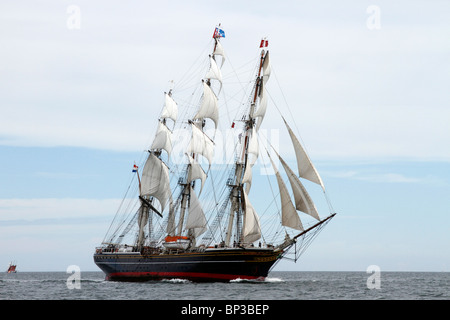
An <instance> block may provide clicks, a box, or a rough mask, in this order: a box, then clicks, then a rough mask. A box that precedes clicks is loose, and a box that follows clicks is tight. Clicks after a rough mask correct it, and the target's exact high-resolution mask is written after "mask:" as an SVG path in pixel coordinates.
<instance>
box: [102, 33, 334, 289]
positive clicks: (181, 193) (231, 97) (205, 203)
mask: <svg viewBox="0 0 450 320" xmlns="http://www.w3.org/2000/svg"><path fill="white" fill-rule="evenodd" d="M224 38H225V32H224V31H223V29H222V27H221V26H220V25H219V26H218V27H216V28H215V30H214V33H213V37H212V41H211V43H210V44H209V45H208V47H209V49H208V51H209V52H207V53H206V54H202V57H200V58H199V59H198V61H197V62H196V63H194V65H193V66H191V68H190V69H189V71H188V72H187V73H186V75H185V76H184V77H183V78H182V79H181V80H180V81H179V82H176V84H175V83H173V82H172V84H171V85H170V86H171V88H170V90H167V92H165V93H164V95H161V97H162V99H161V100H162V101H161V104H160V105H161V108H162V111H161V113H160V115H159V118H158V119H155V122H154V126H153V127H154V128H155V129H153V130H156V133H155V135H154V138H153V140H152V142H151V143H150V144H149V145H150V147H149V149H148V150H146V151H145V152H144V156H143V158H142V159H141V161H140V162H138V163H135V164H134V166H133V170H130V171H132V172H130V185H129V187H128V189H127V191H126V194H125V196H124V198H123V200H122V203H121V204H120V207H119V209H118V210H117V213H116V215H115V217H114V219H113V221H112V223H111V225H110V227H109V229H108V231H107V233H106V235H105V238H104V240H103V242H102V243H101V245H100V246H99V247H97V248H96V250H95V253H94V262H95V263H96V265H97V266H98V267H99V268H100V269H101V270H102V271H103V272H104V273H105V274H106V279H107V280H115V281H147V280H161V279H171V278H180V279H188V280H191V281H230V280H234V279H247V280H251V279H259V280H261V279H264V278H266V277H267V276H268V274H269V272H270V271H271V270H272V269H273V268H274V266H275V265H276V264H277V263H278V262H279V261H280V260H281V259H291V260H294V261H297V259H298V258H299V257H300V255H301V254H302V253H303V252H304V250H305V249H306V248H307V247H308V245H309V244H310V243H311V241H312V240H313V239H314V238H315V236H316V235H317V234H318V233H319V231H321V230H322V228H323V227H324V226H325V225H326V224H327V223H328V222H329V221H330V220H331V219H332V218H333V217H334V216H335V213H333V209H332V207H331V204H330V203H329V200H328V197H327V195H326V192H325V187H324V184H323V181H322V179H321V177H320V175H319V173H318V171H317V170H316V168H315V166H314V165H313V163H312V162H311V160H310V157H309V156H308V154H307V153H306V151H305V148H304V147H303V146H302V144H301V143H300V141H299V139H297V137H296V135H295V134H294V131H293V130H292V129H291V127H290V125H289V124H288V121H287V120H285V116H284V114H283V112H282V111H281V110H280V109H279V108H278V105H277V104H276V103H275V102H273V101H272V97H271V95H270V91H269V88H270V87H269V85H268V80H269V78H270V76H271V73H272V72H271V70H272V68H271V63H270V57H269V50H268V40H267V39H263V40H261V41H260V42H259V41H258V43H257V44H258V45H259V50H258V53H257V56H256V58H255V60H256V61H252V62H251V63H247V64H246V65H245V67H243V69H245V71H244V72H243V74H244V76H245V75H247V79H246V80H244V81H241V80H239V77H242V75H241V76H239V75H238V74H239V73H238V71H239V70H236V69H233V70H229V71H227V72H226V71H224V68H222V67H223V66H224V64H225V62H226V60H227V61H228V60H229V57H228V56H227V55H226V54H225V50H224V47H223V46H222V43H221V42H222V40H223V39H224ZM255 47H256V46H255ZM256 48H257V47H256ZM256 48H255V49H256ZM250 69H251V70H250ZM222 73H223V74H222ZM233 77H234V78H238V81H236V80H235V79H234V78H233ZM232 78H233V80H231V79H232ZM236 83H238V85H236ZM233 86H234V87H235V88H237V89H235V91H233V89H232V88H233ZM231 92H233V93H231ZM234 92H236V93H234ZM271 106H273V107H274V109H273V110H272V111H274V110H275V109H276V110H278V119H272V117H273V116H271V121H275V120H278V121H279V122H278V123H279V125H278V127H281V128H282V129H283V130H286V131H285V132H286V133H287V134H289V137H290V141H289V150H290V151H291V154H292V158H294V154H295V160H294V161H295V162H294V161H293V162H294V165H293V168H294V169H292V168H291V166H292V165H291V166H290V165H288V162H289V161H287V160H285V159H284V158H282V156H281V155H280V154H279V153H281V152H280V151H279V148H278V147H279V146H278V144H279V141H276V139H269V138H268V130H267V129H264V128H263V125H262V124H263V120H264V118H265V116H266V112H267V111H268V110H269V108H270V107H271ZM272 113H273V112H272ZM273 118H275V117H273ZM153 130H152V131H153ZM286 159H287V158H286ZM257 164H258V165H257ZM280 164H281V165H280ZM258 166H259V169H260V170H259V173H260V174H258V170H256V169H257V168H258ZM281 168H282V170H283V171H282V170H281ZM297 169H298V171H297ZM263 171H264V172H265V173H263ZM296 171H297V172H296ZM261 173H262V174H261ZM275 181H276V182H275ZM305 181H307V182H306V183H308V184H309V185H310V186H309V187H313V188H317V189H318V191H319V192H318V194H319V195H320V196H321V197H322V196H323V198H324V200H323V201H326V202H327V204H328V212H329V213H327V215H326V216H325V217H323V218H321V217H320V216H319V213H318V210H317V208H316V205H315V203H314V202H313V197H312V196H311V195H310V194H309V193H308V192H307V190H306V184H305ZM252 185H253V186H252ZM276 185H277V186H278V187H276ZM288 186H289V187H288ZM252 188H253V190H251V189H252ZM251 191H253V192H251ZM322 192H323V195H322ZM316 193H317V191H316ZM254 204H256V205H254ZM257 211H258V212H257ZM300 215H301V216H302V217H300Z"/></svg>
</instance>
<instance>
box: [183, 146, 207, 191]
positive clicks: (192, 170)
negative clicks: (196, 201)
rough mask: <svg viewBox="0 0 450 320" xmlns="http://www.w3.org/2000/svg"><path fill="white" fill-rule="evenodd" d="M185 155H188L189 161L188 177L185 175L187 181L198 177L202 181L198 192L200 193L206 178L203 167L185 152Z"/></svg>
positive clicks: (189, 181)
mask: <svg viewBox="0 0 450 320" xmlns="http://www.w3.org/2000/svg"><path fill="white" fill-rule="evenodd" d="M186 156H187V157H188V159H189V163H190V166H189V171H188V177H187V183H191V182H192V181H194V180H196V179H200V180H201V181H202V186H201V188H200V192H199V193H198V194H199V195H200V194H201V193H202V190H203V184H204V183H205V180H206V173H205V171H204V170H203V168H202V167H201V166H200V164H199V163H198V162H197V161H196V160H195V159H194V158H192V157H191V156H190V155H188V154H187V153H186Z"/></svg>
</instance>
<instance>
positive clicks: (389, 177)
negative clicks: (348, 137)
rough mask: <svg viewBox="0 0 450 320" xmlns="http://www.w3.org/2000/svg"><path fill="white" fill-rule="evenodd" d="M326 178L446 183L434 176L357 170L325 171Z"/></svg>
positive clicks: (382, 181)
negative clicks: (413, 175) (412, 175)
mask: <svg viewBox="0 0 450 320" xmlns="http://www.w3.org/2000/svg"><path fill="white" fill-rule="evenodd" d="M323 175H324V176H328V177H332V178H341V179H349V180H360V181H367V182H374V183H420V184H433V185H445V184H446V182H445V181H444V180H442V179H439V178H438V177H435V176H432V175H426V176H422V177H411V176H406V175H404V174H400V173H393V172H387V173H383V172H376V173H374V172H362V171H355V170H343V171H324V172H323Z"/></svg>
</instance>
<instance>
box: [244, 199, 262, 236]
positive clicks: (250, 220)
mask: <svg viewBox="0 0 450 320" xmlns="http://www.w3.org/2000/svg"><path fill="white" fill-rule="evenodd" d="M242 194H243V195H244V210H245V218H244V232H243V236H244V242H245V243H252V242H255V241H256V240H259V239H260V238H261V226H260V224H259V216H258V214H257V213H256V211H255V209H254V208H253V206H252V204H251V203H250V201H249V200H248V196H247V193H245V191H244V190H242Z"/></svg>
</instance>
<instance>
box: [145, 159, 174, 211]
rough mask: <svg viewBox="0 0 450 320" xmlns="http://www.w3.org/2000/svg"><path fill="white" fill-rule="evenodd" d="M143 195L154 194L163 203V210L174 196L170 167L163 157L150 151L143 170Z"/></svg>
mask: <svg viewBox="0 0 450 320" xmlns="http://www.w3.org/2000/svg"><path fill="white" fill-rule="evenodd" d="M141 196H153V197H155V198H156V199H158V201H159V203H160V204H161V212H163V211H164V207H165V206H166V203H167V201H168V200H169V199H171V197H172V192H171V190H170V179H169V169H168V168H167V166H166V165H165V164H164V163H163V162H162V160H161V159H159V158H158V157H156V156H155V155H154V154H153V153H150V154H149V156H148V159H147V162H146V163H145V165H144V169H143V170H142V179H141Z"/></svg>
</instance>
